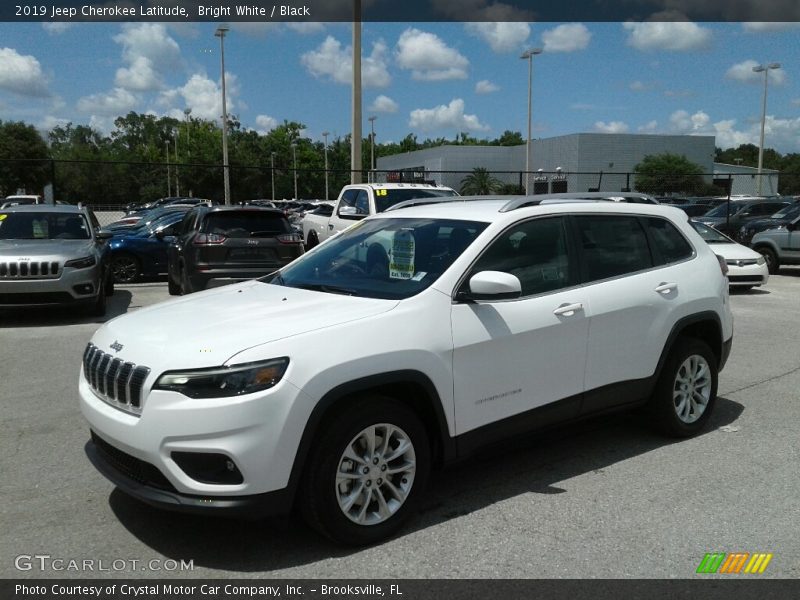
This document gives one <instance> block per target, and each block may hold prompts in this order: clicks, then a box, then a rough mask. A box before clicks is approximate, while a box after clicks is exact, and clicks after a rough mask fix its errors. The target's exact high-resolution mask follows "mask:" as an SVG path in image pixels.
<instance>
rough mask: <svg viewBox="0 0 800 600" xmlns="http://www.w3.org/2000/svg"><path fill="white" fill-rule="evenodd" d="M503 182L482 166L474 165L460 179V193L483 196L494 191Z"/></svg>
mask: <svg viewBox="0 0 800 600" xmlns="http://www.w3.org/2000/svg"><path fill="white" fill-rule="evenodd" d="M502 185H503V183H502V182H501V181H500V180H499V179H497V177H493V176H492V174H491V173H489V171H487V170H486V169H484V168H483V167H475V168H474V169H472V173H470V174H469V175H467V176H466V177H464V179H462V180H461V193H462V194H464V195H466V196H484V195H486V194H491V193H493V192H495V191H496V190H497V189H498V188H499V187H500V186H502Z"/></svg>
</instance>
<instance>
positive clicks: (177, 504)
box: [84, 433, 292, 519]
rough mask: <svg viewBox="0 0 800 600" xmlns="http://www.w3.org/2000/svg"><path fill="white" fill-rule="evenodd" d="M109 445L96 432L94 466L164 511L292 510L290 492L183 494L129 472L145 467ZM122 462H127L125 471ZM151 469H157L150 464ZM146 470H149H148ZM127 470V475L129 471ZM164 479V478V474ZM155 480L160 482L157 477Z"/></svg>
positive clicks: (242, 513)
mask: <svg viewBox="0 0 800 600" xmlns="http://www.w3.org/2000/svg"><path fill="white" fill-rule="evenodd" d="M108 446H109V444H108V443H107V442H104V441H103V440H102V439H101V438H99V437H98V436H97V435H96V434H94V433H93V435H92V439H90V440H89V441H88V442H86V446H84V450H85V452H86V456H87V457H88V458H89V460H90V461H91V463H92V464H93V465H94V467H95V468H96V469H97V470H98V471H100V473H101V474H102V475H103V476H105V477H106V479H108V480H109V481H110V482H111V483H113V484H114V485H115V486H116V487H118V488H119V489H120V490H122V491H123V492H125V493H126V494H128V495H129V496H131V497H133V498H135V499H137V500H139V501H141V502H144V503H145V504H149V505H150V506H153V507H156V508H160V509H162V510H171V511H176V512H183V513H190V514H198V515H218V516H226V517H239V518H246V519H259V518H264V517H269V516H276V515H285V514H288V513H289V512H290V511H291V508H292V496H291V494H290V493H289V490H288V489H283V490H277V491H274V492H269V493H266V494H254V495H251V496H225V497H214V496H194V495H189V494H182V493H180V492H178V491H177V490H175V489H174V488H172V487H171V486H168V484H167V485H166V486H165V485H164V481H155V482H154V481H151V480H150V479H147V478H146V477H142V476H137V475H136V474H134V473H131V472H130V465H137V466H139V467H142V466H143V465H141V464H140V461H137V460H136V459H134V458H133V457H131V456H129V455H125V454H124V453H122V452H121V451H117V452H114V451H113V450H111V451H109V448H108ZM121 462H128V464H129V467H128V468H127V469H126V468H124V467H122V466H121V464H120V463H121ZM150 467H151V468H152V469H155V467H153V466H152V465H150ZM145 469H146V467H145ZM126 471H128V472H126ZM162 477H163V475H162ZM155 479H158V476H157V475H156V477H155Z"/></svg>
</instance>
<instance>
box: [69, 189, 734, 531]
mask: <svg viewBox="0 0 800 600" xmlns="http://www.w3.org/2000/svg"><path fill="white" fill-rule="evenodd" d="M425 202H430V200H426V201H425ZM411 204H414V201H412V202H411ZM723 268H724V265H721V264H720V262H719V260H718V258H717V257H716V256H715V255H714V252H713V251H712V249H711V248H710V247H709V246H708V245H707V244H706V243H705V242H704V241H703V240H702V239H701V238H700V236H699V235H698V234H697V233H696V232H695V231H694V229H692V227H691V226H690V225H689V224H688V222H687V217H686V215H685V214H684V213H682V212H681V211H679V210H677V209H674V208H669V207H663V206H650V205H641V204H621V203H603V202H569V201H565V200H563V199H552V200H550V201H548V200H547V199H546V197H545V198H544V199H541V198H538V199H532V198H505V199H500V198H496V199H484V200H481V199H476V198H471V199H464V198H460V199H458V200H457V201H452V200H451V201H436V203H434V204H429V205H425V206H420V205H418V206H408V207H404V208H401V209H398V210H391V211H387V212H385V213H383V214H381V215H378V216H375V217H371V218H369V219H366V220H364V221H361V222H359V223H358V224H356V225H354V226H352V227H350V228H349V229H348V230H346V231H345V232H343V233H341V234H340V235H338V236H337V237H335V238H332V239H331V240H329V241H328V242H326V243H324V244H322V245H320V246H318V247H317V248H315V249H314V250H313V251H311V252H309V253H307V254H305V255H304V256H302V257H301V258H299V259H297V260H296V261H295V262H293V263H292V264H290V265H288V266H287V267H284V268H283V269H282V270H281V271H280V272H278V273H276V274H273V275H271V276H268V277H266V278H263V279H261V280H255V281H249V282H244V283H239V284H236V285H232V286H228V287H225V288H221V289H216V290H210V291H205V292H200V293H198V294H193V295H192V296H190V297H184V298H180V299H177V300H173V301H170V302H166V303H163V304H159V305H155V306H151V307H148V308H143V309H141V310H138V311H136V312H134V313H131V314H129V315H125V316H122V317H119V318H117V319H114V320H112V321H110V322H109V323H107V324H106V325H105V326H103V327H101V328H100V329H99V330H98V331H97V333H96V334H95V335H94V337H93V338H92V340H91V343H90V345H89V346H88V347H87V349H86V351H85V353H84V358H83V367H82V374H81V377H80V385H79V391H80V400H81V402H80V404H81V408H82V411H83V414H84V415H85V417H86V419H87V420H88V421H89V425H90V428H91V436H92V439H91V441H90V442H89V443H88V444H87V446H86V450H87V453H88V454H89V456H90V458H91V460H92V461H93V463H94V464H95V466H96V467H97V468H98V469H99V470H100V471H102V472H103V474H104V475H106V477H108V478H109V479H110V480H111V481H112V482H114V483H115V484H116V485H117V486H118V487H120V488H121V489H122V490H123V491H125V492H127V493H128V494H130V495H132V496H134V497H136V498H139V499H141V500H143V501H145V502H148V503H150V504H153V505H156V506H159V507H162V508H171V509H177V510H185V511H194V512H202V513H214V512H215V511H216V512H217V513H228V514H231V513H233V514H242V515H244V514H248V515H253V514H255V515H266V514H270V513H281V512H286V511H288V510H290V508H291V507H292V506H295V505H299V508H300V509H301V511H302V513H303V514H304V515H305V517H306V518H307V519H308V521H309V522H310V523H311V524H312V525H313V526H314V527H315V528H317V529H318V530H319V531H321V532H322V533H324V534H325V535H327V536H329V537H331V538H333V539H335V540H337V541H339V542H342V543H350V544H363V543H369V542H372V541H375V540H379V539H382V538H384V537H386V536H388V535H391V534H392V533H393V532H394V531H396V530H397V528H398V527H399V526H400V525H401V523H402V522H403V520H404V519H405V518H406V517H407V516H408V515H409V513H410V512H411V511H412V510H413V508H414V505H415V503H416V501H417V500H418V498H419V496H420V494H421V493H422V490H423V488H424V486H425V483H426V479H427V477H428V474H429V472H430V470H431V469H432V468H438V467H440V466H442V465H444V464H447V463H450V462H452V461H455V460H456V459H460V458H463V457H465V456H467V455H469V454H470V453H472V452H474V451H475V450H476V449H478V448H480V447H481V446H484V445H486V444H490V443H493V442H497V441H498V440H501V439H503V438H505V437H507V436H511V435H515V434H518V433H521V432H525V431H529V430H531V429H535V428H539V427H542V426H546V425H551V424H552V423H554V422H560V421H568V420H572V419H576V418H580V417H583V416H586V415H590V414H593V413H596V412H600V411H607V410H609V409H616V408H628V407H633V406H636V405H641V404H646V405H647V407H648V408H649V412H650V414H651V415H652V417H653V419H654V421H655V422H656V423H657V424H658V425H659V426H660V427H661V428H662V429H663V430H664V431H665V432H667V433H668V434H671V435H674V436H689V435H692V434H695V433H697V432H698V431H700V430H701V429H702V428H703V426H704V425H705V423H706V422H707V420H708V419H709V416H710V414H711V411H712V409H713V407H714V402H715V397H716V390H717V374H718V372H719V370H720V369H721V368H722V367H723V365H724V363H725V361H726V359H727V356H728V353H729V352H730V347H731V341H732V334H733V323H732V317H731V312H730V306H729V299H728V282H727V280H726V277H725V275H724V273H723Z"/></svg>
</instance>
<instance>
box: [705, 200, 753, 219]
mask: <svg viewBox="0 0 800 600" xmlns="http://www.w3.org/2000/svg"><path fill="white" fill-rule="evenodd" d="M743 208H744V206H739V205H737V204H736V203H735V202H731V216H733V215H735V214H736V213H737V212H739V211H740V210H742V209H743ZM727 214H728V203H727V202H725V203H723V204H720V205H719V206H717V207H716V208H714V209H712V210H710V211H708V212H707V213H706V214H705V215H704V216H706V217H724V216H725V215H727Z"/></svg>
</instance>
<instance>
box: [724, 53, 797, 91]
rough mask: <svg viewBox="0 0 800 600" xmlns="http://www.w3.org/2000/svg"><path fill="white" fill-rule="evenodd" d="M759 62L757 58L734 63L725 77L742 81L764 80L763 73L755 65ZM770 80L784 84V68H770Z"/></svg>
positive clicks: (754, 81) (755, 81)
mask: <svg viewBox="0 0 800 600" xmlns="http://www.w3.org/2000/svg"><path fill="white" fill-rule="evenodd" d="M757 66H758V62H757V61H755V60H752V59H750V60H745V61H742V62H740V63H737V64H735V65H733V66H732V67H731V68H730V69H728V70H727V72H726V73H725V77H727V78H728V79H733V80H735V81H742V82H744V83H757V82H762V81H764V74H763V73H756V72H755V71H753V67H757ZM769 80H770V82H771V83H775V84H777V85H782V84H783V82H784V81H786V76H785V75H784V72H783V69H769Z"/></svg>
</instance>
